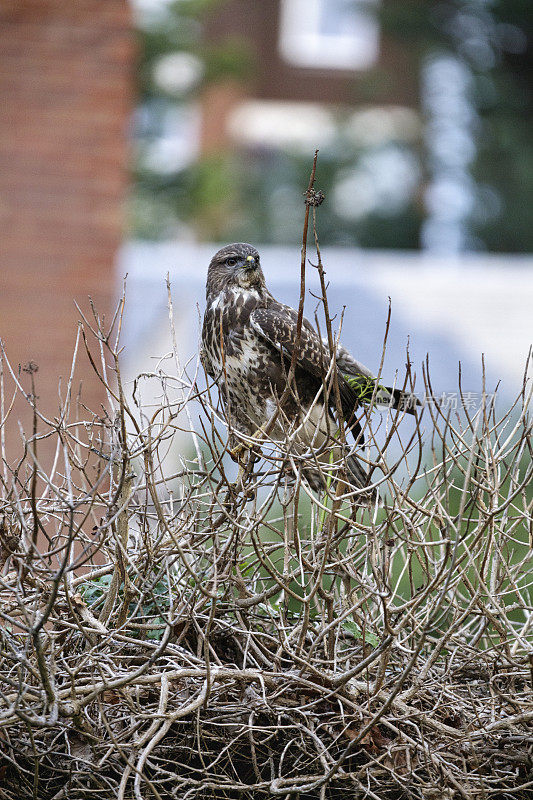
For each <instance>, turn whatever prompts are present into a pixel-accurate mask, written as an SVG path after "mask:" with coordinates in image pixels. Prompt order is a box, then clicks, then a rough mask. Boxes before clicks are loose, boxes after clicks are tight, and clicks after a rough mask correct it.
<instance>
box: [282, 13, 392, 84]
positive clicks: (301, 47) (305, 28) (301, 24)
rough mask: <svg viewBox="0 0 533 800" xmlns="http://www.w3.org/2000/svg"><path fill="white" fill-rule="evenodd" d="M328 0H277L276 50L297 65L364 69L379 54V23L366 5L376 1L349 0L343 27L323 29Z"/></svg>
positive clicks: (369, 65)
mask: <svg viewBox="0 0 533 800" xmlns="http://www.w3.org/2000/svg"><path fill="white" fill-rule="evenodd" d="M328 2H330V0H281V11H280V22H279V50H280V53H281V55H282V57H283V58H284V59H285V61H287V62H288V63H290V64H293V65H294V66H297V67H305V68H316V69H337V70H364V69H369V68H370V67H372V66H373V65H374V64H375V63H376V61H377V59H378V56H379V23H378V20H377V16H376V14H375V13H373V10H372V8H371V7H370V8H369V6H372V5H376V4H377V3H378V2H379V0H353V9H352V10H351V12H350V15H349V17H347V19H346V26H345V28H344V30H339V31H338V32H335V33H330V32H327V31H325V30H324V29H323V24H322V20H323V18H324V14H325V13H327V10H328Z"/></svg>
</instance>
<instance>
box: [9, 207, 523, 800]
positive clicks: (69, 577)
mask: <svg viewBox="0 0 533 800" xmlns="http://www.w3.org/2000/svg"><path fill="white" fill-rule="evenodd" d="M308 209H309V205H308ZM314 211H315V209H314V208H313V214H314ZM303 262H304V267H305V254H304V259H303ZM169 297H170V290H169ZM323 299H325V296H324V298H323ZM122 310H123V306H122V304H121V305H120V306H119V309H118V310H117V315H116V318H115V320H114V321H113V324H112V325H111V326H110V328H109V329H106V328H104V326H103V323H102V321H101V320H100V319H99V317H98V314H97V313H96V311H94V312H93V317H92V318H91V320H90V321H89V320H87V319H84V322H83V325H82V328H81V342H82V344H83V345H84V347H85V349H86V352H87V353H88V354H89V358H90V361H91V363H92V368H93V369H95V370H96V371H97V373H98V375H99V376H100V379H101V380H102V383H103V385H104V386H105V388H106V391H107V396H108V403H107V405H106V409H105V412H101V413H98V414H96V415H89V413H88V412H87V411H86V410H85V411H83V415H84V416H82V421H80V419H79V418H78V417H77V416H76V414H78V410H77V409H76V408H75V404H74V403H73V402H72V401H71V399H70V395H69V393H68V392H67V397H66V400H65V403H64V408H63V412H62V413H61V415H60V416H58V417H57V418H55V419H48V418H46V417H45V416H44V415H42V414H41V413H40V411H39V408H38V404H37V400H36V391H35V390H34V389H33V390H32V391H30V392H27V391H26V390H25V389H24V387H23V383H22V382H21V378H20V377H19V375H18V373H17V372H16V371H15V370H14V369H13V368H12V367H11V366H10V365H9V362H8V360H7V357H6V355H5V354H3V361H2V363H3V370H2V376H3V378H2V380H3V383H2V387H1V399H2V424H3V427H4V428H5V426H9V425H15V424H16V421H15V420H14V419H12V414H10V413H9V408H10V402H11V401H10V398H12V397H13V396H14V395H16V394H19V395H21V396H23V397H25V398H26V401H27V403H29V404H30V406H31V407H32V409H33V412H34V419H35V425H34V428H33V430H32V432H31V433H29V434H26V433H22V444H23V447H22V448H21V457H20V459H19V460H18V461H17V462H16V463H8V461H7V460H6V459H4V462H3V471H2V476H1V485H2V491H1V501H0V556H1V557H0V563H1V564H2V567H3V570H2V573H1V578H0V589H1V609H0V614H1V617H2V620H3V627H2V631H1V637H2V648H1V658H2V669H1V674H0V689H1V704H0V755H1V761H0V796H2V797H5V798H9V799H11V798H39V800H48V799H50V800H52V798H54V800H61V798H65V799H67V798H99V799H100V798H101V799H102V800H104V799H107V798H110V797H113V798H115V797H116V798H120V800H123V799H125V798H136V800H139V798H172V797H177V798H248V797H250V798H252V797H253V798H260V797H282V798H288V797H301V798H336V797H341V796H345V794H346V792H349V793H350V795H349V796H351V797H361V798H362V797H369V798H421V799H422V798H424V799H425V800H427V799H429V798H441V797H444V798H452V797H453V798H455V797H461V798H465V799H468V800H474V798H489V797H498V798H503V797H507V798H521V797H523V798H525V797H526V796H530V792H531V787H532V786H533V770H532V762H531V743H532V736H531V723H532V721H533V703H532V702H531V696H532V695H531V683H532V680H533V649H532V642H531V639H532V636H531V634H532V630H531V629H532V627H533V604H532V598H531V578H530V570H529V566H530V557H531V547H532V541H531V536H532V507H531V495H530V493H529V494H528V492H530V486H531V474H532V460H531V421H530V417H529V415H528V406H529V402H530V397H531V389H530V387H529V385H528V383H527V381H526V380H524V386H523V388H522V390H521V392H520V394H519V396H518V397H517V400H516V402H515V403H514V405H513V406H512V408H508V409H506V410H505V412H504V413H501V414H499V415H498V414H497V411H496V409H497V405H496V403H495V401H494V397H492V396H491V397H489V396H488V395H486V394H485V393H484V392H483V394H482V396H481V402H480V405H479V407H478V408H476V409H472V408H470V407H469V404H467V403H466V402H463V404H462V405H463V407H462V410H461V413H454V414H453V415H452V414H451V413H448V414H447V413H445V412H444V411H443V410H442V409H441V408H440V407H439V405H438V403H429V404H428V405H427V406H426V407H425V408H424V409H423V410H422V411H421V413H420V414H419V416H418V417H417V420H416V423H415V426H414V429H412V428H410V429H409V434H408V436H407V440H406V441H403V438H402V436H403V434H402V420H401V417H402V413H401V412H393V414H392V415H391V413H388V414H386V415H385V416H383V415H381V414H380V413H378V412H375V413H372V414H367V415H366V416H364V417H362V419H361V422H362V424H363V427H364V429H365V437H366V439H367V441H369V442H370V447H369V448H368V450H362V449H361V453H360V455H361V457H364V458H366V459H367V461H368V463H369V467H370V469H371V470H372V481H373V483H374V484H375V485H376V487H377V488H378V489H379V492H380V494H381V496H382V498H383V500H384V504H383V507H382V508H378V506H377V505H376V504H374V505H373V506H372V507H370V508H365V507H362V506H361V505H360V504H359V502H358V500H357V491H356V490H354V489H353V487H350V486H349V484H347V483H346V482H345V472H344V471H343V468H342V461H341V463H339V464H332V465H331V467H332V468H333V467H334V469H332V473H333V475H334V476H337V478H338V479H333V480H331V481H330V482H329V489H328V491H327V492H326V493H325V494H323V495H321V496H317V495H316V494H314V493H313V492H311V491H310V490H309V488H308V487H307V486H306V485H305V483H304V482H302V480H301V468H302V463H303V462H304V460H305V458H313V454H312V453H308V454H304V455H303V456H302V455H301V453H300V454H299V455H298V456H296V455H295V454H294V452H293V450H292V449H291V441H290V437H288V439H287V442H286V443H284V444H283V443H281V444H280V443H279V442H278V443H273V442H270V441H269V438H268V435H267V434H265V435H264V437H263V441H262V442H261V449H260V450H259V449H258V448H257V446H256V447H255V449H254V450H253V451H251V453H250V458H249V461H248V465H247V467H246V468H245V469H244V470H243V471H241V473H240V474H239V477H238V480H237V482H235V481H234V477H232V475H231V472H232V470H233V471H234V468H233V466H232V465H231V464H229V466H228V459H227V458H226V454H227V450H228V447H227V432H226V428H225V426H224V425H223V424H219V423H223V422H224V419H223V413H222V411H221V408H220V407H219V405H218V400H217V393H216V390H215V389H214V388H213V387H211V386H208V387H207V389H206V388H202V386H205V382H204V381H203V380H202V379H201V377H200V376H199V373H200V371H201V368H200V367H199V365H198V364H195V365H187V366H184V365H181V364H180V362H179V358H178V350H177V347H176V345H175V343H174V352H173V353H172V354H171V360H173V362H174V369H173V371H172V372H171V371H170V370H168V371H167V372H164V371H163V369H162V366H163V365H164V364H168V359H166V360H164V361H162V362H161V364H160V365H159V368H158V370H156V372H154V374H153V375H151V376H146V375H144V376H140V377H139V378H138V379H137V380H136V381H135V384H134V385H133V387H124V386H123V384H122V379H121V374H120V363H119V352H120V344H119V341H118V335H117V333H118V332H119V331H120V324H121V315H122ZM169 310H170V322H171V325H172V323H173V321H172V306H171V304H170V305H169ZM326 324H327V325H328V326H329V319H327V321H326ZM329 336H330V342H331V341H332V340H331V329H330V330H329ZM332 346H333V348H334V342H333V344H332ZM78 357H80V356H78ZM29 378H30V379H31V378H33V379H34V380H36V377H35V376H33V375H30V376H29ZM147 380H151V381H158V382H159V384H160V401H159V402H158V403H157V405H156V406H155V407H147V406H145V405H143V403H142V399H141V398H142V393H143V384H144V383H145V382H146V381H147ZM406 382H407V385H409V384H410V383H413V382H414V378H413V376H412V375H411V374H409V373H408V375H407V378H406ZM423 383H424V386H423V393H424V394H425V395H426V396H429V397H431V395H432V387H431V382H430V379H429V376H428V375H427V374H426V375H424V376H423ZM409 388H416V387H414V386H413V387H409ZM324 390H325V391H329V390H331V391H334V384H333V382H331V386H329V384H328V385H327V386H325V389H324ZM459 391H460V389H459ZM463 401H464V395H463ZM176 439H179V442H180V450H181V452H182V453H186V454H187V455H182V456H180V457H177V456H176V455H175V452H176V451H175V449H173V442H174V440H176ZM185 439H186V440H187V443H186V446H185V447H184V441H185ZM392 440H396V451H399V453H400V455H399V456H394V457H393V458H392V459H391V456H390V453H391V452H392V446H391V442H392ZM44 442H47V443H48V444H50V443H53V445H54V451H53V452H54V457H53V458H52V459H51V461H52V463H51V465H49V466H46V465H45V464H44V462H43V463H41V460H40V458H39V453H40V452H41V449H42V447H43V443H44ZM336 445H337V450H336V452H338V441H336ZM346 448H348V445H346ZM339 476H340V477H339ZM343 476H344V478H343Z"/></svg>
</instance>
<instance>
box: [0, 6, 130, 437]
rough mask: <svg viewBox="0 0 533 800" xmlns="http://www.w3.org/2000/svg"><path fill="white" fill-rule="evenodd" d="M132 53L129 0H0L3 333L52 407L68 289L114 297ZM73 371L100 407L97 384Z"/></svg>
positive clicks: (83, 297) (62, 361)
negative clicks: (34, 369) (33, 369)
mask: <svg viewBox="0 0 533 800" xmlns="http://www.w3.org/2000/svg"><path fill="white" fill-rule="evenodd" d="M133 63H134V50H133V42H132V33H131V27H130V11H129V7H128V3H127V0H75V2H74V1H73V0H3V2H2V3H1V4H0V108H1V111H0V336H1V338H2V339H3V340H4V342H5V345H6V347H7V350H8V354H9V356H10V358H11V359H12V361H13V362H14V364H15V365H17V364H18V363H19V362H20V363H24V362H27V361H29V360H30V359H31V360H33V361H35V362H36V363H37V364H38V365H39V373H38V375H37V376H36V377H37V381H38V394H39V396H40V402H41V404H42V407H43V408H45V409H46V410H47V411H49V412H52V413H53V411H54V409H56V408H57V384H58V378H59V376H60V375H61V376H63V379H64V380H65V379H66V377H67V376H68V371H69V361H70V355H71V350H72V345H73V342H74V336H75V332H76V322H77V320H78V316H79V315H78V313H77V311H76V310H75V308H74V299H76V300H77V301H78V302H79V303H80V305H81V306H82V307H84V308H87V295H89V294H90V295H91V296H92V297H93V299H94V300H95V302H96V304H97V305H98V307H99V308H100V309H102V310H106V309H107V308H108V307H109V305H110V300H111V298H112V293H113V263H114V258H115V255H116V251H117V248H118V246H119V244H120V241H121V238H122V234H123V202H124V197H125V192H126V186H127V164H128V147H127V128H128V124H129V119H130V111H131V106H132V92H133V78H132V74H133ZM84 363H85V362H84ZM78 377H79V378H80V379H81V378H82V377H83V383H84V398H85V401H86V402H87V404H88V405H92V406H94V405H97V404H98V402H99V400H100V399H101V388H100V386H99V384H98V382H97V381H96V380H95V379H93V378H92V377H91V376H90V373H89V370H88V369H85V370H81V371H78ZM11 427H13V426H11Z"/></svg>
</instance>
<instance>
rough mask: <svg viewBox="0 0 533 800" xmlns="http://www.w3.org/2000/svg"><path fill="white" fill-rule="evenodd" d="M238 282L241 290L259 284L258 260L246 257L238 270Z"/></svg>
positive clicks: (259, 270) (259, 269)
mask: <svg viewBox="0 0 533 800" xmlns="http://www.w3.org/2000/svg"><path fill="white" fill-rule="evenodd" d="M237 275H238V278H237V280H238V282H239V285H240V286H242V287H243V288H246V289H248V288H250V287H252V286H257V285H259V284H260V283H261V268H260V266H259V259H258V258H256V257H255V256H252V255H249V256H246V258H245V259H244V262H242V266H241V268H240V269H239V270H238V273H237Z"/></svg>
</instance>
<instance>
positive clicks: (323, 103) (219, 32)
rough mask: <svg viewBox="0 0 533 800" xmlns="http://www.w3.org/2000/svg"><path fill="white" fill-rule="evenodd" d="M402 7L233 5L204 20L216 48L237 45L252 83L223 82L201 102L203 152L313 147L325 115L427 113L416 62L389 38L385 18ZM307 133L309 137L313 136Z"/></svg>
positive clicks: (269, 1)
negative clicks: (351, 110) (353, 110)
mask: <svg viewBox="0 0 533 800" xmlns="http://www.w3.org/2000/svg"><path fill="white" fill-rule="evenodd" d="M390 2H393V0H382V2H381V3H379V2H378V0H371V2H368V0H262V2H261V3H250V2H247V0H228V2H224V3H222V4H216V5H215V6H214V10H213V11H212V12H211V13H210V14H208V16H207V17H206V20H205V40H206V43H207V46H208V48H209V47H214V48H216V47H217V46H220V45H223V44H225V45H226V46H227V45H228V44H231V42H233V43H234V44H235V47H239V46H241V47H243V49H244V52H243V56H246V55H248V56H249V59H250V64H251V68H250V73H249V77H248V80H247V81H246V82H243V81H238V82H237V81H226V82H225V85H224V84H223V83H222V82H220V81H219V82H216V83H214V84H213V85H211V86H210V87H209V88H208V90H207V91H205V92H204V94H203V96H202V149H203V151H204V152H206V151H207V152H209V151H212V150H219V149H222V148H224V147H225V146H227V145H228V144H230V143H231V142H232V141H233V143H240V144H241V145H249V146H252V147H253V146H264V145H269V144H270V145H274V146H275V145H278V144H281V145H284V144H290V143H291V137H293V138H295V141H296V142H298V140H300V141H301V140H303V141H305V140H306V139H311V140H312V141H313V142H316V141H317V140H320V139H322V140H323V136H324V133H327V130H326V131H325V130H324V127H326V128H327V127H328V125H331V120H330V118H329V117H328V114H327V113H324V111H325V110H326V109H330V110H332V109H334V108H335V107H338V106H345V107H356V106H361V105H363V106H364V105H366V104H368V103H371V104H372V105H373V106H407V107H410V108H417V107H418V104H419V99H418V86H417V69H416V61H415V57H414V54H412V53H410V52H409V50H408V49H407V48H406V47H405V46H404V45H403V44H402V43H400V42H398V41H397V40H395V39H393V38H391V37H390V36H387V35H386V34H385V33H384V32H383V30H382V28H381V26H380V22H379V17H378V15H377V14H376V10H377V9H378V7H381V6H382V5H386V4H387V3H390ZM306 127H307V135H306V131H305V128H306Z"/></svg>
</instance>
